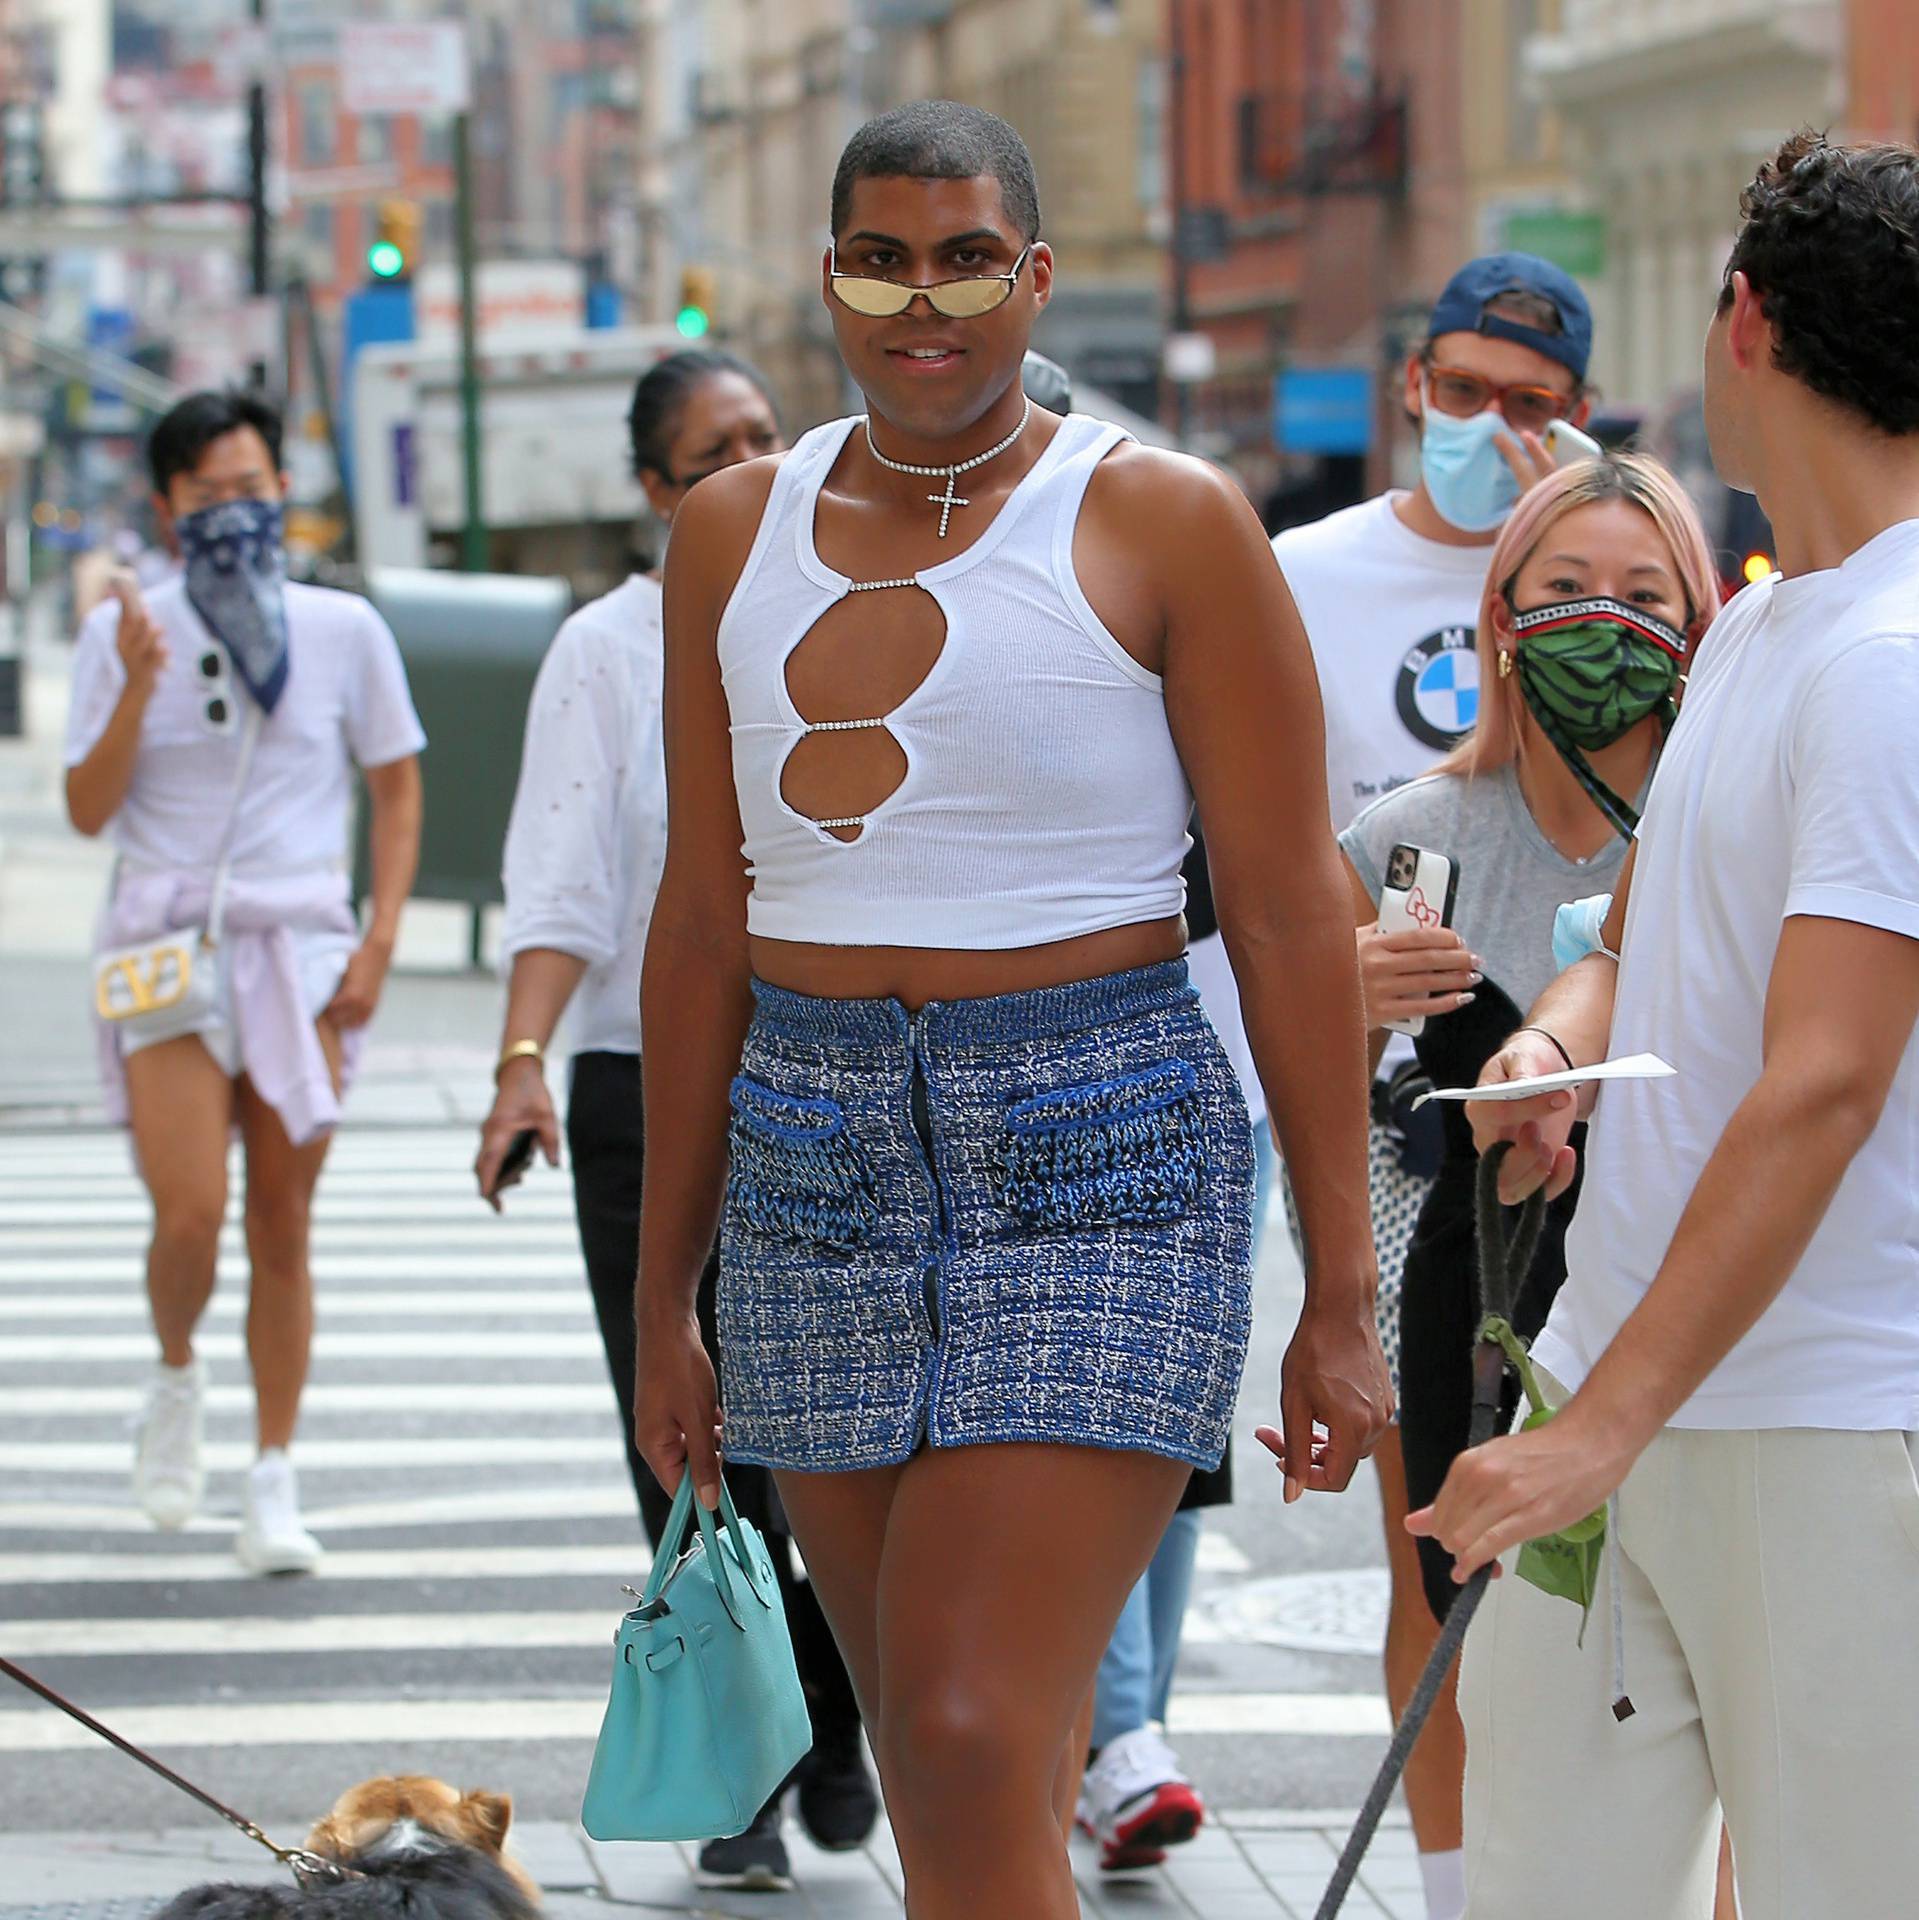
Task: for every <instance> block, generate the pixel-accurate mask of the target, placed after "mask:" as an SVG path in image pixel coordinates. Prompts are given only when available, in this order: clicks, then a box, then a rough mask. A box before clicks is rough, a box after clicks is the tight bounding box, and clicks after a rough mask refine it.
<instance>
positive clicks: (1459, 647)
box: [1393, 627, 1479, 752]
mask: <svg viewBox="0 0 1919 1920" xmlns="http://www.w3.org/2000/svg"><path fill="white" fill-rule="evenodd" d="M1393 702H1394V704H1395V705H1396V706H1397V707H1398V709H1399V717H1400V719H1401V720H1403V721H1404V722H1405V723H1406V731H1407V732H1408V733H1410V734H1411V735H1412V736H1413V738H1414V739H1415V740H1417V741H1419V742H1420V743H1421V744H1422V745H1424V746H1428V747H1432V748H1433V749H1435V750H1436V751H1439V752H1444V751H1445V750H1446V749H1447V748H1448V747H1455V746H1457V745H1458V744H1459V742H1460V741H1461V740H1462V739H1464V738H1465V736H1466V735H1467V734H1469V733H1470V732H1471V731H1472V729H1473V723H1474V722H1475V721H1476V720H1477V719H1478V718H1479V656H1478V654H1477V653H1475V652H1474V651H1473V630H1472V628H1471V627H1441V628H1440V630H1439V631H1438V632H1437V633H1430V634H1428V635H1427V636H1426V638H1425V639H1424V640H1422V641H1420V643H1419V644H1418V645H1417V646H1416V647H1414V648H1412V649H1411V650H1410V651H1409V652H1408V653H1407V655H1406V657H1405V659H1404V660H1402V661H1401V662H1400V664H1399V684H1398V685H1397V686H1396V687H1395V688H1394V689H1393Z"/></svg>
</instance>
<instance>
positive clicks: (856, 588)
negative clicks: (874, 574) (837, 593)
mask: <svg viewBox="0 0 1919 1920" xmlns="http://www.w3.org/2000/svg"><path fill="white" fill-rule="evenodd" d="M918 585H919V582H918V581H917V580H849V581H848V582H847V583H846V591H847V592H848V593H878V592H879V590H880V589H881V588H882V587H917V586H918Z"/></svg>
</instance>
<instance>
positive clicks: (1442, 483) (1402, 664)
mask: <svg viewBox="0 0 1919 1920" xmlns="http://www.w3.org/2000/svg"><path fill="white" fill-rule="evenodd" d="M1591 349H1592V313H1591V310H1590V309H1589V307H1588V306H1587V304H1586V299H1585V296H1584V295H1583V294H1582V293H1581V292H1580V290H1579V288H1578V286H1577V285H1575V283H1574V282H1573V281H1572V280H1571V279H1570V278H1569V277H1568V276H1567V275H1566V274H1565V273H1563V272H1561V271H1560V269H1559V268H1557V267H1555V266H1553V265H1551V264H1550V263H1549V262H1547V261H1545V260H1541V259H1537V258H1535V257H1534V256H1533V255H1531V254H1525V253H1501V254H1493V255H1491V256H1489V257H1487V258H1484V259H1479V260H1472V261H1469V262H1468V263H1467V264H1466V265H1465V266H1463V267H1461V268H1460V270H1459V271H1458V272H1457V273H1456V274H1454V275H1453V277H1452V279H1451V280H1450V281H1449V282H1448V283H1447V285H1446V289H1445V291H1444V292H1443V293H1442V294H1441V295H1440V297H1439V300H1438V302H1437V304H1436V305H1435V306H1434V308H1433V312H1432V319H1431V322H1430V324H1429V325H1428V328H1427V332H1426V339H1425V342H1424V343H1423V345H1421V347H1420V348H1419V350H1418V351H1417V352H1416V353H1414V354H1412V355H1411V356H1410V357H1409V358H1408V360H1407V362H1406V367H1405V371H1404V376H1403V378H1404V403H1405V410H1406V414H1407V417H1408V418H1409V419H1410V420H1411V421H1412V422H1413V424H1414V425H1415V426H1416V427H1417V428H1418V430H1419V480H1418V484H1417V485H1416V486H1414V487H1413V488H1412V489H1411V491H1404V490H1392V491H1388V492H1386V493H1382V494H1380V495H1378V496H1377V497H1375V498H1374V499H1371V500H1367V501H1364V502H1362V503H1361V504H1360V505H1358V506H1356V507H1347V508H1344V509H1342V510H1341V511H1340V512H1338V513H1334V514H1330V515H1328V516H1327V517H1326V518H1325V519H1323V520H1318V521H1315V522H1313V523H1312V524H1311V525H1308V526H1300V527H1291V528H1288V529H1287V530H1286V531H1285V532H1283V533H1281V534H1280V535H1279V537H1278V538H1277V539H1276V540H1275V541H1274V542H1273V551H1274V553H1275V554H1276V555H1277V556H1278V559H1279V564H1280V568H1281V570H1282V571H1283V572H1284V573H1285V575H1286V582H1287V585H1288V586H1289V587H1290V588H1291V589H1292V593H1293V599H1294V600H1295V601H1296V602H1297V604H1298V607H1299V612H1300V618H1301V619H1302V620H1303V621H1304V623H1305V626H1306V636H1307V638H1308V639H1309V640H1310V641H1311V643H1312V648H1313V658H1314V662H1315V664H1316V665H1317V667H1318V669H1319V683H1320V690H1321V693H1322V695H1323V697H1324V700H1325V706H1326V760H1327V766H1326V773H1327V784H1328V787H1329V790H1330V793H1331V798H1332V812H1333V826H1334V828H1335V830H1340V829H1343V828H1345V827H1346V826H1347V825H1349V824H1350V823H1351V821H1352V820H1353V818H1354V817H1355V816H1356V815H1357V814H1358V813H1359V812H1360V811H1361V810H1362V809H1363V808H1364V807H1365V806H1367V805H1368V803H1369V802H1371V801H1373V800H1375V799H1377V798H1378V797H1379V796H1380V795H1381V794H1383V793H1386V792H1389V791H1390V790H1391V789H1393V788H1395V787H1399V786H1403V785H1404V784H1405V783H1406V782H1407V781H1408V780H1412V779H1415V778H1417V777H1418V776H1419V775H1421V774H1423V773H1427V772H1430V771H1431V769H1432V767H1433V765H1434V764H1435V762H1437V761H1438V760H1439V759H1440V758H1441V757H1442V755H1444V754H1445V753H1447V752H1448V751H1450V749H1451V748H1452V747H1453V746H1455V745H1456V744H1457V743H1458V742H1459V740H1461V739H1462V738H1463V737H1464V736H1465V734H1466V733H1467V732H1468V731H1470V729H1471V727H1472V725H1473V721H1474V719H1475V718H1476V716H1477V713H1478V703H1479V682H1478V667H1477V660H1476V656H1475V654H1474V651H1473V628H1474V624H1475V622H1476V621H1477V619H1478V615H1479V604H1480V596H1481V592H1482V589H1483V587H1484V585H1485V574H1486V563H1487V560H1488V558H1489V557H1490V555H1491V553H1492V548H1493V542H1494V541H1495V540H1496V539H1497V538H1498V535H1499V529H1500V527H1501V526H1502V525H1504V523H1505V520H1506V516H1507V515H1508V514H1509V513H1511V511H1512V510H1513V508H1514V506H1515V505H1516V504H1517V503H1518V500H1519V496H1520V494H1521V493H1522V492H1523V491H1524V490H1525V489H1526V488H1527V487H1529V486H1531V485H1532V484H1533V482H1534V481H1536V480H1541V479H1543V478H1544V477H1545V476H1546V475H1547V474H1548V473H1550V472H1551V471H1552V469H1553V466H1554V461H1553V458H1552V455H1551V454H1550V453H1549V452H1548V451H1547V448H1546V445H1545V442H1544V439H1543V437H1542V436H1543V435H1544V432H1545V429H1546V427H1547V426H1548V425H1549V424H1550V423H1551V422H1552V421H1554V420H1564V421H1566V422H1568V423H1569V424H1571V425H1574V426H1577V425H1579V424H1580V423H1582V422H1583V421H1584V420H1585V418H1586V416H1587V413H1588V411H1589V403H1588V400H1587V394H1586V386H1585V378H1586V363H1587V359H1588V356H1589V354H1590V352H1591ZM1372 931H1373V930H1366V932H1368V933H1370V932H1372ZM1362 937H1365V934H1364V933H1363V934H1362ZM1392 938H1393V939H1395V940H1399V939H1405V938H1407V936H1403V935H1394V936H1392ZM1419 938H1420V939H1422V940H1430V936H1419ZM1407 957H1408V960H1409V963H1410V962H1414V961H1415V959H1416V960H1417V962H1418V963H1420V964H1423V965H1424V966H1425V967H1427V968H1429V969H1430V981H1429V984H1430V986H1431V989H1432V990H1433V991H1434V992H1449V993H1457V992H1470V991H1471V989H1472V986H1473V982H1474V978H1475V974H1474V967H1475V963H1474V961H1473V958H1472V956H1471V954H1469V953H1468V952H1467V951H1466V948H1465V947H1464V945H1463V944H1462V943H1460V942H1458V941H1457V940H1454V941H1453V942H1452V943H1451V945H1450V946H1446V947H1437V948H1435V947H1432V946H1430V945H1429V946H1427V947H1426V948H1425V949H1424V950H1423V951H1421V952H1420V953H1419V954H1418V955H1417V956H1415V955H1414V954H1412V953H1410V952H1409V954H1408V956H1407ZM1411 1064H1412V1045H1411V1042H1410V1041H1406V1040H1395V1041H1393V1042H1392V1043H1391V1044H1390V1045H1389V1047H1388V1048H1387V1050H1386V1053H1385V1055H1384V1057H1383V1058H1382V1060H1381V1061H1380V1063H1379V1066H1378V1080H1377V1082H1376V1084H1375V1088H1374V1103H1373V1106H1374V1114H1375V1119H1374V1124H1373V1139H1372V1156H1371V1158H1372V1202H1373V1238H1374V1242H1375V1245H1376V1247H1377V1249H1378V1253H1379V1331H1380V1343H1381V1345H1382V1347H1383V1348H1384V1349H1385V1352H1386V1357H1387V1360H1388V1363H1389V1365H1390V1366H1391V1367H1392V1369H1393V1372H1394V1384H1395V1387H1397V1384H1398V1363H1399V1289H1400V1273H1401V1268H1402V1267H1403V1265H1404V1263H1405V1257H1406V1247H1407V1243H1408V1241H1409V1239H1410V1238H1411V1235H1412V1229H1413V1223H1414V1221H1415V1220H1416V1219H1417V1217H1418V1214H1419V1209H1420V1206H1421V1203H1422V1202H1423V1201H1424V1199H1425V1196H1426V1190H1427V1187H1428V1185H1429V1184H1430V1180H1429V1174H1428V1171H1427V1167H1426V1164H1425V1163H1424V1162H1423V1161H1422V1159H1421V1157H1420V1155H1419V1153H1418V1151H1417V1147H1416V1145H1415V1144H1409V1143H1408V1142H1407V1141H1406V1140H1405V1138H1404V1137H1403V1136H1402V1135H1401V1134H1400V1132H1399V1131H1398V1126H1397V1118H1396V1116H1398V1115H1403V1112H1404V1109H1405V1107H1406V1104H1407V1102H1406V1100H1405V1099H1404V1098H1403V1097H1399V1098H1396V1097H1395V1095H1394V1094H1393V1093H1392V1092H1391V1091H1389V1089H1390V1088H1391V1086H1392V1082H1393V1076H1394V1075H1395V1074H1397V1073H1398V1072H1400V1070H1401V1069H1402V1067H1410V1066H1411ZM1436 1111H1437V1110H1436V1109H1428V1110H1427V1113H1428V1115H1429V1116H1430V1115H1431V1114H1433V1113H1436ZM1436 1131H1437V1129H1435V1132H1436ZM1375 1458H1376V1459H1377V1461H1378V1463H1379V1470H1380V1486H1381V1493H1382V1495H1383V1498H1384V1505H1385V1509H1386V1527H1387V1537H1388V1542H1389V1548H1390V1552H1391V1556H1392V1560H1393V1567H1394V1594H1395V1599H1394V1608H1393V1615H1392V1622H1391V1626H1390V1628H1389V1632H1388V1636H1387V1651H1386V1665H1387V1692H1388V1695H1389V1696H1390V1698H1391V1701H1392V1704H1393V1707H1394V1710H1395V1712H1397V1711H1398V1710H1399V1709H1400V1708H1401V1707H1403V1705H1404V1704H1405V1700H1406V1697H1407V1695H1408V1694H1409V1693H1410V1692H1411V1690H1412V1685H1413V1682H1414V1680H1415V1679H1416V1678H1417V1677H1418V1674H1419V1670H1420V1667H1421V1666H1422V1665H1423V1664H1424V1661H1425V1654H1426V1650H1427V1648H1428V1646H1429V1645H1430V1643H1431V1639H1432V1633H1433V1626H1432V1619H1431V1615H1430V1614H1429V1613H1428V1612H1427V1611H1426V1608H1425V1603H1424V1601H1423V1600H1422V1598H1421V1595H1420V1586H1419V1578H1418V1571H1417V1563H1416V1561H1415V1560H1414V1558H1413V1555H1412V1552H1411V1549H1410V1543H1409V1542H1408V1540H1407V1538H1406V1535H1405V1533H1404V1531H1403V1529H1402V1528H1401V1526H1400V1524H1399V1523H1400V1521H1401V1520H1402V1519H1403V1518H1404V1515H1405V1511H1406V1497H1405V1484H1404V1474H1403V1468H1402V1466H1401V1463H1400V1458H1399V1447H1398V1438H1397V1429H1395V1430H1394V1432H1393V1433H1391V1434H1389V1435H1388V1436H1387V1438H1386V1440H1385V1442H1384V1443H1383V1444H1382V1445H1381V1446H1380V1448H1379V1450H1378V1452H1377V1454H1376V1455H1375ZM1462 1754H1463V1741H1462V1736H1461V1733H1460V1729H1459V1721H1458V1716H1457V1715H1456V1714H1451V1713H1446V1714H1442V1715H1438V1716H1435V1719H1434V1721H1433V1722H1432V1723H1431V1724H1429V1726H1428V1729H1427V1732H1426V1734H1425V1736H1424V1738H1422V1740H1421V1742H1420V1744H1419V1746H1418V1747H1417V1748H1416V1749H1415V1750H1414V1754H1413V1759H1412V1762H1411V1764H1410V1765H1409V1766H1408V1768H1407V1770H1406V1798H1407V1801H1408V1803H1409V1806H1410V1809H1411V1812H1412V1820H1413V1830H1414V1833H1415V1835H1416V1837H1417V1839H1418V1842H1419V1847H1420V1861H1421V1866H1422V1868H1423V1869H1424V1870H1425V1879H1426V1884H1427V1909H1428V1914H1429V1916H1430V1920H1454V1916H1456V1915H1457V1914H1458V1913H1459V1912H1460V1911H1461V1907H1462V1903H1463V1900H1464V1891H1463V1889H1464V1876H1463V1869H1462V1867H1461V1865H1460V1856H1459V1851H1458V1849H1459V1845H1460V1826H1459V1818H1460V1816H1459V1796H1458V1781H1459V1773H1460V1767H1461V1765H1462V1763H1463V1762H1462Z"/></svg>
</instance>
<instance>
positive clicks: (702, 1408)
mask: <svg viewBox="0 0 1919 1920" xmlns="http://www.w3.org/2000/svg"><path fill="white" fill-rule="evenodd" d="M633 1440H634V1444H635V1445H636V1446H637V1447H638V1448H639V1450H640V1457H641V1458H642V1459H643V1460H644V1461H645V1462H646V1464H647V1465H648V1466H649V1467H651V1468H652V1469H653V1477H654V1479H656V1480H657V1481H658V1482H659V1483H660V1485H661V1487H662V1488H663V1489H664V1490H665V1491H666V1492H667V1493H677V1492H679V1490H680V1481H681V1479H682V1478H683V1477H684V1476H685V1474H686V1473H687V1471H688V1469H689V1468H690V1469H691V1471H692V1474H693V1491H694V1493H695V1495H696V1496H697V1498H698V1500H699V1503H700V1505H701V1506H703V1507H705V1508H707V1509H708V1510H709V1511H710V1510H711V1509H712V1508H714V1507H717V1506H718V1505H719V1503H720V1383H719V1380H718V1378H717V1377H716V1376H715V1374H714V1372H713V1362H712V1360H711V1359H710V1358H709V1357H708V1355H707V1351H706V1347H705V1344H704V1343H703V1342H702V1341H701V1339H700V1328H699V1322H698V1321H697V1320H696V1319H695V1318H694V1317H693V1315H692V1314H690V1313H688V1314H686V1315H684V1316H681V1317H677V1318H674V1319H670V1320H668V1321H666V1322H664V1323H656V1322H654V1321H652V1320H651V1319H650V1318H649V1317H648V1316H647V1315H645V1314H642V1315H641V1316H640V1324H639V1360H638V1365H637V1367H636V1368H635V1372H634V1380H633Z"/></svg>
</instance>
